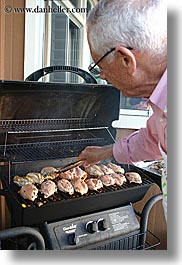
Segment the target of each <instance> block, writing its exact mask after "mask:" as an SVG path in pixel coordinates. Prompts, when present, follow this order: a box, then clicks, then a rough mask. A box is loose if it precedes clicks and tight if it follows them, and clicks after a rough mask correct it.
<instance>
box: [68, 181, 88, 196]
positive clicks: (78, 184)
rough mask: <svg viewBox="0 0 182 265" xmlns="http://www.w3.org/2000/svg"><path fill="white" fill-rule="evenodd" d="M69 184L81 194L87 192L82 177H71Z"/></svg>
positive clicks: (86, 186)
mask: <svg viewBox="0 0 182 265" xmlns="http://www.w3.org/2000/svg"><path fill="white" fill-rule="evenodd" d="M71 184H72V185H73V188H74V190H75V191H76V192H78V193H80V194H81V195H83V194H85V193H87V192H88V185H87V184H86V183H85V181H84V180H83V179H77V178H75V179H73V180H71Z"/></svg>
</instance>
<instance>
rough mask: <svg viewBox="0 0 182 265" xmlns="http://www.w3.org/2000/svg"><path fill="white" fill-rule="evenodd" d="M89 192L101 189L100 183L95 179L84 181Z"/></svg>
mask: <svg viewBox="0 0 182 265" xmlns="http://www.w3.org/2000/svg"><path fill="white" fill-rule="evenodd" d="M85 183H86V184H87V185H88V188H89V190H99V189H101V188H102V187H103V184H102V181H101V180H100V179H97V178H89V179H86V180H85Z"/></svg>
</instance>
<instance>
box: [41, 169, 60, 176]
mask: <svg viewBox="0 0 182 265" xmlns="http://www.w3.org/2000/svg"><path fill="white" fill-rule="evenodd" d="M57 171H58V170H57V169H56V168H54V167H44V168H42V170H41V172H40V173H41V174H42V175H43V177H46V176H48V175H50V174H52V173H56V172H57Z"/></svg>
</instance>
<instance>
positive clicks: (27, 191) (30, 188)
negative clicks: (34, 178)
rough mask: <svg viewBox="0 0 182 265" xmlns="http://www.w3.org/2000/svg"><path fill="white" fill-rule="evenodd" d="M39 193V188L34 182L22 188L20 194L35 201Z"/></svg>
mask: <svg viewBox="0 0 182 265" xmlns="http://www.w3.org/2000/svg"><path fill="white" fill-rule="evenodd" d="M37 194H38V189H37V188H36V187H35V185H33V184H26V185H24V186H22V187H21V189H20V195H21V196H22V197H23V198H24V199H28V200H30V201H34V200H35V199H36V198H37Z"/></svg>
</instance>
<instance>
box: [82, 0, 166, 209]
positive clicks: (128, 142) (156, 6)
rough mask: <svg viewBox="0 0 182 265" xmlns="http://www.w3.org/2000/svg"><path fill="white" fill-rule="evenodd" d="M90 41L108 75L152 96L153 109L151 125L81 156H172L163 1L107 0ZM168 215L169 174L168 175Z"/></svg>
mask: <svg viewBox="0 0 182 265" xmlns="http://www.w3.org/2000/svg"><path fill="white" fill-rule="evenodd" d="M87 24H88V42H89V47H90V51H91V55H92V58H93V60H94V62H95V63H93V64H91V65H90V66H89V70H90V71H91V72H94V71H96V70H98V68H97V69H96V67H99V69H100V76H101V78H102V79H106V80H108V81H109V82H110V83H112V84H113V86H115V87H116V88H117V89H119V90H120V91H122V93H123V94H124V95H125V96H128V97H143V98H148V104H150V106H151V107H152V109H153V114H152V116H151V117H150V118H149V119H148V122H147V126H146V128H141V129H140V130H139V131H137V132H135V133H133V134H131V135H129V136H128V137H126V138H124V139H122V140H120V141H118V142H116V143H115V144H114V145H112V146H103V147H95V146H90V147H86V148H85V149H84V150H83V151H82V152H81V154H80V155H79V157H78V159H85V161H86V162H85V163H86V164H87V165H88V164H93V163H97V162H99V161H101V160H104V159H108V158H111V157H114V158H115V159H116V161H118V162H119V163H134V162H137V161H144V160H156V159H161V158H162V157H163V158H164V159H165V160H166V155H167V70H166V67H167V58H166V57H167V8H166V3H165V1H162V0H127V1H125V0H113V1H109V0H101V1H99V3H98V4H97V6H95V7H94V8H93V9H92V10H91V11H90V13H89V15H88V20H87ZM162 182H163V184H162V185H163V187H164V188H165V191H164V190H163V193H165V194H164V195H165V196H164V200H163V204H164V206H165V207H164V209H165V214H166V204H167V199H166V197H167V194H166V187H167V186H166V185H167V181H166V175H165V174H164V179H162Z"/></svg>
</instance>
